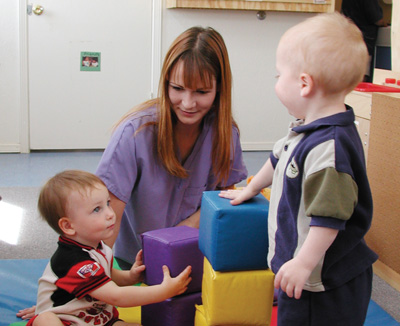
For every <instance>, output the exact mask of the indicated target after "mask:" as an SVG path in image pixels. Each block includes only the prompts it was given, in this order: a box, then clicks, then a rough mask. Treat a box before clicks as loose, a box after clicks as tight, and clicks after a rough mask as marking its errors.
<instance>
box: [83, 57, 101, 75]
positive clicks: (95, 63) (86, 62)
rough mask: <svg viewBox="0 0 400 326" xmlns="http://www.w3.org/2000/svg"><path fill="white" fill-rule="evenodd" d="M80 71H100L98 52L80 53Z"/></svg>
mask: <svg viewBox="0 0 400 326" xmlns="http://www.w3.org/2000/svg"><path fill="white" fill-rule="evenodd" d="M80 66H81V71H100V66H101V53H100V52H81V64H80Z"/></svg>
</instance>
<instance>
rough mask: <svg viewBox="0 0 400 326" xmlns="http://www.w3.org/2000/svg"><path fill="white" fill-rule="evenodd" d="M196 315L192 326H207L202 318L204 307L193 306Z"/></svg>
mask: <svg viewBox="0 0 400 326" xmlns="http://www.w3.org/2000/svg"><path fill="white" fill-rule="evenodd" d="M195 307H196V314H195V317H194V326H209V325H208V324H207V321H206V317H205V316H204V307H203V306H202V305H200V306H199V305H197V304H196V305H195ZM223 326H240V325H223Z"/></svg>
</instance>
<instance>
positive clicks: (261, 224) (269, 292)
mask: <svg viewBox="0 0 400 326" xmlns="http://www.w3.org/2000/svg"><path fill="white" fill-rule="evenodd" d="M218 193H219V192H218V191H209V192H204V194H203V199H202V204H201V217H200V230H199V248H200V250H201V252H202V253H203V254H204V256H205V258H204V272H203V282H202V305H196V312H195V326H212V325H246V326H252V325H265V326H267V325H270V322H271V314H272V306H273V298H274V285H273V282H274V274H273V273H272V271H271V270H270V269H268V266H267V254H268V210H269V202H268V200H267V199H266V198H265V197H264V196H263V195H262V194H259V195H258V196H256V197H254V198H252V199H251V200H249V201H247V202H245V203H243V204H241V205H238V206H232V205H231V204H230V202H229V200H227V199H224V198H220V197H219V196H218Z"/></svg>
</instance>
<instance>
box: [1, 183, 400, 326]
mask: <svg viewBox="0 0 400 326" xmlns="http://www.w3.org/2000/svg"><path fill="white" fill-rule="evenodd" d="M38 193H39V188H38V187H0V195H1V196H2V197H3V199H2V201H0V214H1V215H0V227H1V228H2V229H3V230H4V228H6V229H7V228H9V229H10V232H11V229H12V228H13V223H12V221H13V220H14V219H15V217H13V216H12V214H9V215H10V216H9V215H7V216H5V215H4V212H3V210H2V207H3V206H4V205H3V204H4V203H5V204H7V205H9V204H10V205H15V206H18V207H20V208H22V209H23V220H22V223H21V227H20V230H19V234H18V243H17V244H10V243H7V242H5V241H4V240H2V239H0V259H43V258H50V256H51V255H52V253H53V252H54V250H55V249H56V243H57V239H58V235H57V234H56V232H55V231H53V230H52V229H51V228H50V227H49V226H48V225H47V224H46V223H45V222H44V221H42V220H41V218H40V217H39V214H38V211H37V206H36V205H37V198H38ZM6 214H7V213H6ZM372 299H373V300H374V301H375V302H376V303H377V304H378V305H379V306H381V307H382V308H383V309H384V310H386V311H387V312H388V313H389V314H390V315H392V316H393V318H395V319H396V320H397V321H398V322H400V293H399V292H398V291H396V290H395V289H394V288H392V287H391V286H389V285H388V284H387V283H386V282H385V281H383V280H382V279H381V278H379V277H378V276H376V275H375V276H374V282H373V293H372ZM379 326H380V325H379Z"/></svg>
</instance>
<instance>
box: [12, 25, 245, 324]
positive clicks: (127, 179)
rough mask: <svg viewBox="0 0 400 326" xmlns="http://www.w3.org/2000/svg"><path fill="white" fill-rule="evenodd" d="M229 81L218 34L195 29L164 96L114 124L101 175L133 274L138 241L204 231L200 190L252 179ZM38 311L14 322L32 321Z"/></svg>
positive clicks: (176, 47)
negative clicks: (176, 231)
mask: <svg viewBox="0 0 400 326" xmlns="http://www.w3.org/2000/svg"><path fill="white" fill-rule="evenodd" d="M231 88H232V76H231V69H230V64H229V57H228V52H227V49H226V46H225V43H224V40H223V38H222V37H221V35H220V34H219V33H218V32H217V31H215V30H214V29H212V28H201V27H192V28H190V29H188V30H186V31H185V32H184V33H182V34H181V35H180V36H178V38H177V39H176V40H175V41H174V42H173V43H172V45H171V47H170V49H169V50H168V52H167V54H166V57H165V59H164V64H163V67H162V71H161V76H160V84H159V96H158V98H156V99H152V100H149V101H147V102H144V103H142V104H140V105H139V106H137V107H135V108H133V109H132V110H131V111H130V112H128V113H127V114H126V115H125V116H123V117H122V118H121V120H120V121H119V122H118V123H117V126H116V128H115V132H114V133H113V135H112V137H111V140H110V143H109V144H108V146H107V148H106V149H105V151H104V154H103V156H102V158H101V160H100V163H99V166H98V168H97V172H96V174H97V175H98V176H99V177H100V178H101V179H102V180H103V181H104V183H105V184H106V186H107V188H108V189H109V191H110V195H111V206H112V208H113V209H114V211H115V214H116V217H117V219H116V224H115V228H114V237H113V238H112V239H111V240H109V241H107V244H108V245H109V246H113V245H114V242H115V246H114V251H115V253H114V256H115V258H116V260H117V261H118V263H119V265H120V267H121V268H122V269H129V268H130V267H131V265H132V263H133V262H134V259H135V257H136V253H137V252H138V251H139V249H140V248H141V239H140V234H141V233H143V232H146V231H149V230H154V229H160V228H165V227H172V226H178V225H187V226H191V227H197V228H198V227H199V220H200V204H201V197H202V193H203V191H207V190H216V189H227V188H231V187H233V185H235V184H236V183H238V182H240V181H242V180H243V179H245V178H246V176H247V170H246V167H245V165H244V163H243V158H242V149H241V146H240V141H239V130H238V127H237V125H236V123H235V121H234V120H233V118H232V109H231ZM33 314H34V309H33V308H27V309H24V310H21V311H20V312H19V313H18V314H17V316H19V317H21V318H23V319H27V318H30V317H32V316H33Z"/></svg>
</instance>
